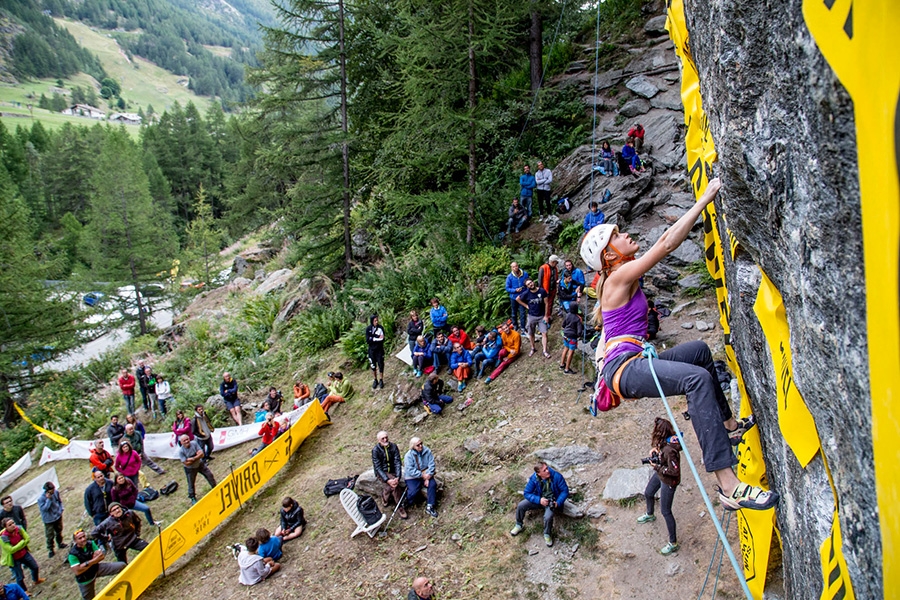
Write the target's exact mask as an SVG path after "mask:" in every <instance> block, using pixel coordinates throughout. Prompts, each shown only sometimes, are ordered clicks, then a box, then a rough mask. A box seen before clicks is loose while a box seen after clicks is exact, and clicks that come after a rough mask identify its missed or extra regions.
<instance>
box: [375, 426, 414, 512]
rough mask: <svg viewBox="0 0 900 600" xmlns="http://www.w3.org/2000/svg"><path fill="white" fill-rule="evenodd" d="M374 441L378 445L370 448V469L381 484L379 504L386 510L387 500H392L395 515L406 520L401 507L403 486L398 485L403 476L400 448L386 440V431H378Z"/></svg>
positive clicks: (404, 510)
mask: <svg viewBox="0 0 900 600" xmlns="http://www.w3.org/2000/svg"><path fill="white" fill-rule="evenodd" d="M376 439H377V440H378V443H377V444H375V447H374V448H372V468H373V469H374V470H375V477H376V478H378V481H380V482H381V503H382V504H384V507H385V510H386V509H387V506H388V500H390V499H391V498H393V499H394V504H396V505H397V514H398V515H400V518H401V519H406V518H408V517H409V515H407V514H406V508H404V506H403V486H402V485H400V476H401V475H402V474H403V464H402V463H401V458H400V448H398V447H397V444H395V443H394V442H392V441H390V439H388V432H387V431H379V432H378V435H377V436H376Z"/></svg>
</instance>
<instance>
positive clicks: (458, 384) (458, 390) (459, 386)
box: [456, 381, 464, 392]
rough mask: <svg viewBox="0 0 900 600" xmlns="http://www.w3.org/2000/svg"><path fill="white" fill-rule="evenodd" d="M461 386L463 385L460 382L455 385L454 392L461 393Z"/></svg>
mask: <svg viewBox="0 0 900 600" xmlns="http://www.w3.org/2000/svg"><path fill="white" fill-rule="evenodd" d="M463 385H464V384H463V382H462V381H460V382H459V383H457V384H456V391H457V392H461V391H463Z"/></svg>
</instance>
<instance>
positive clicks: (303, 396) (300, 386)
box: [294, 379, 312, 408]
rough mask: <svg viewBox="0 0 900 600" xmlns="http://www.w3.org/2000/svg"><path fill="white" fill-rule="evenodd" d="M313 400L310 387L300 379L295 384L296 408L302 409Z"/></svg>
mask: <svg viewBox="0 0 900 600" xmlns="http://www.w3.org/2000/svg"><path fill="white" fill-rule="evenodd" d="M310 399H312V394H311V393H310V391H309V386H308V385H306V384H305V383H303V382H302V381H300V380H299V379H298V380H297V381H295V382H294V408H300V407H301V406H303V405H304V404H306V403H308V402H309V401H310Z"/></svg>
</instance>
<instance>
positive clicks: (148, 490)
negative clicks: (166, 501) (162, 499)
mask: <svg viewBox="0 0 900 600" xmlns="http://www.w3.org/2000/svg"><path fill="white" fill-rule="evenodd" d="M175 485H176V486H177V485H178V484H177V483H176V484H175ZM157 498H159V492H157V491H156V490H154V489H153V488H152V487H150V486H149V485H148V486H147V487H145V488H144V489H142V490H141V491H140V492H138V495H137V499H138V501H139V502H153V501H154V500H156V499H157Z"/></svg>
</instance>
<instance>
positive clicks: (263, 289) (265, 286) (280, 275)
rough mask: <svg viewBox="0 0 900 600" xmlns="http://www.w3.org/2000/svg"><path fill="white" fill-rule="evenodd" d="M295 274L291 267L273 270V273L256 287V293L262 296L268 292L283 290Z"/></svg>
mask: <svg viewBox="0 0 900 600" xmlns="http://www.w3.org/2000/svg"><path fill="white" fill-rule="evenodd" d="M293 276H294V273H293V271H291V270H290V269H278V270H277V271H273V272H272V274H271V275H269V276H268V277H266V280H265V281H263V282H262V283H261V284H260V285H259V287H258V288H256V293H257V294H258V295H260V296H265V295H266V294H271V293H272V292H277V291H280V290H283V289H284V288H285V286H286V285H287V284H288V282H289V281H290V280H291V278H292V277H293Z"/></svg>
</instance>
